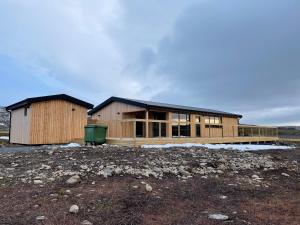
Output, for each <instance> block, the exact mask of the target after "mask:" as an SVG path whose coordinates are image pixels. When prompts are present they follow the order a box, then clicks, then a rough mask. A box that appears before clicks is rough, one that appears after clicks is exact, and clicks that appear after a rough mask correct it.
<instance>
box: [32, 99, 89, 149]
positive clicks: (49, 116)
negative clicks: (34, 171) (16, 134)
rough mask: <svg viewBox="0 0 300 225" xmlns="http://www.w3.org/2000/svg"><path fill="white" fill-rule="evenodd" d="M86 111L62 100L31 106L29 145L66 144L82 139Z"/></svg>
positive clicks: (85, 122)
mask: <svg viewBox="0 0 300 225" xmlns="http://www.w3.org/2000/svg"><path fill="white" fill-rule="evenodd" d="M86 124H87V109H86V108H84V107H82V106H79V105H76V104H73V103H70V102H67V101H63V100H52V101H45V102H39V103H33V104H32V105H31V129H30V144H58V143H68V142H71V141H73V140H76V139H83V138H84V126H85V125H86Z"/></svg>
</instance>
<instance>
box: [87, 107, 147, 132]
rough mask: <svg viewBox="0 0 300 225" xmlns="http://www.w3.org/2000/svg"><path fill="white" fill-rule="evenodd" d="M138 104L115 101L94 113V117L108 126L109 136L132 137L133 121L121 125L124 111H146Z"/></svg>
mask: <svg viewBox="0 0 300 225" xmlns="http://www.w3.org/2000/svg"><path fill="white" fill-rule="evenodd" d="M144 110H145V109H144V108H142V107H138V106H133V105H128V104H124V103H121V102H113V103H111V104H109V105H107V106H106V107H104V108H103V109H101V110H99V111H98V112H96V113H94V114H93V115H92V119H95V120H98V121H101V122H102V123H104V124H106V125H107V126H108V134H107V136H108V137H132V134H133V132H134V131H133V123H129V122H127V123H124V125H123V126H121V120H122V119H128V118H123V113H124V112H136V111H144Z"/></svg>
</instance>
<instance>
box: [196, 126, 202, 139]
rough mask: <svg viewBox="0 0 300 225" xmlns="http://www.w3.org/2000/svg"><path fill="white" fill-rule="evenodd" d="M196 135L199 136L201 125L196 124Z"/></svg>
mask: <svg viewBox="0 0 300 225" xmlns="http://www.w3.org/2000/svg"><path fill="white" fill-rule="evenodd" d="M196 137H201V126H200V124H196Z"/></svg>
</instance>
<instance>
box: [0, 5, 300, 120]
mask: <svg viewBox="0 0 300 225" xmlns="http://www.w3.org/2000/svg"><path fill="white" fill-rule="evenodd" d="M299 21H300V1H299V0H264V1H261V0H243V1H241V0H226V1H224V0H185V1H181V0H164V1H161V0H152V1H138V0H89V1H86V0H51V1H50V0H44V1H40V0H26V1H19V0H1V1H0V78H1V79H0V105H4V106H6V105H9V104H12V103H14V102H16V101H19V100H22V99H24V98H27V97H35V96H43V95H51V94H61V93H65V94H69V95H72V96H74V97H77V98H79V99H82V100H85V101H88V102H91V103H92V104H95V105H97V104H99V103H101V102H102V101H104V100H105V99H107V98H109V97H110V96H119V97H127V98H135V99H142V100H152V101H158V102H166V103H173V104H181V105H187V106H195V107H202V108H210V109H217V110H222V111H228V112H232V113H239V114H242V115H244V118H243V119H242V120H241V122H242V123H251V124H262V125H300V25H299Z"/></svg>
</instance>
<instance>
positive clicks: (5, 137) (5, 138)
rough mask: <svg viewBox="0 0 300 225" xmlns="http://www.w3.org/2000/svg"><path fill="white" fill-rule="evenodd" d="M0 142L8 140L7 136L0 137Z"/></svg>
mask: <svg viewBox="0 0 300 225" xmlns="http://www.w3.org/2000/svg"><path fill="white" fill-rule="evenodd" d="M0 140H9V137H8V136H0Z"/></svg>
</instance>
